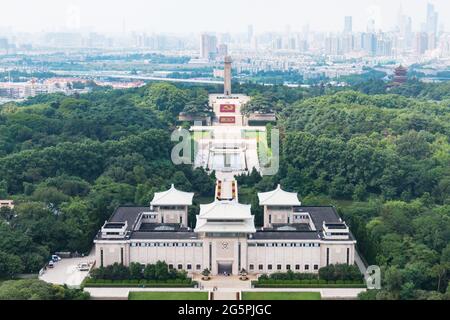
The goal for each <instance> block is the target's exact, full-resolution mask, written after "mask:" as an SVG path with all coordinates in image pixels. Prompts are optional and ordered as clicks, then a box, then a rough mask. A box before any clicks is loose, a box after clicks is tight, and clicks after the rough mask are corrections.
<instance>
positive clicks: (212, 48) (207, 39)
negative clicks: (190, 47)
mask: <svg viewBox="0 0 450 320" xmlns="http://www.w3.org/2000/svg"><path fill="white" fill-rule="evenodd" d="M216 55H217V38H216V36H213V35H209V34H206V33H204V34H202V35H201V40H200V56H201V58H202V59H208V60H214V59H215V58H216Z"/></svg>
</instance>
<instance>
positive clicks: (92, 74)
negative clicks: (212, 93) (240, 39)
mask: <svg viewBox="0 0 450 320" xmlns="http://www.w3.org/2000/svg"><path fill="white" fill-rule="evenodd" d="M53 72H54V73H55V74H57V75H61V76H78V77H91V78H100V77H102V78H104V77H107V78H111V79H126V80H143V81H167V82H185V83H198V84H223V81H218V80H205V79H177V78H162V77H151V76H139V75H130V74H118V73H113V72H91V71H87V72H85V71H59V70H57V71H53Z"/></svg>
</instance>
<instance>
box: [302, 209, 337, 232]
mask: <svg viewBox="0 0 450 320" xmlns="http://www.w3.org/2000/svg"><path fill="white" fill-rule="evenodd" d="M299 212H308V213H309V215H310V216H311V219H312V221H313V223H314V226H315V227H316V229H317V230H322V224H323V221H325V223H340V222H341V221H340V220H339V215H338V214H337V212H336V209H335V208H334V207H299Z"/></svg>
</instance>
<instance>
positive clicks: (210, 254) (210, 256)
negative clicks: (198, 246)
mask: <svg viewBox="0 0 450 320" xmlns="http://www.w3.org/2000/svg"><path fill="white" fill-rule="evenodd" d="M209 270H210V271H211V270H212V243H211V242H210V243H209Z"/></svg>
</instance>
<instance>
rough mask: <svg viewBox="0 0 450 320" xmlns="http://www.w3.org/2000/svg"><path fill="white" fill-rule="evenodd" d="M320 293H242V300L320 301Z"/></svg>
mask: <svg viewBox="0 0 450 320" xmlns="http://www.w3.org/2000/svg"><path fill="white" fill-rule="evenodd" d="M320 299H321V297H320V292H242V300H320Z"/></svg>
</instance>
